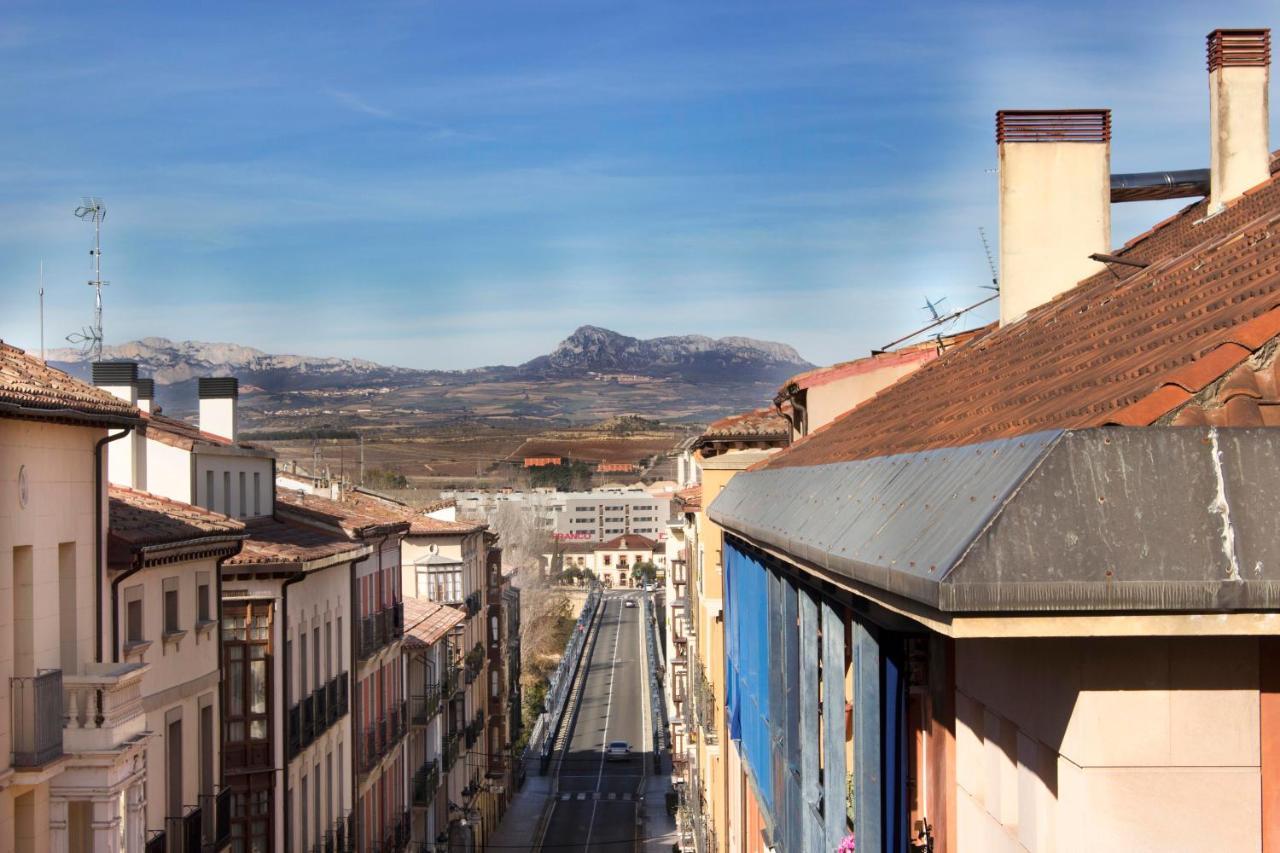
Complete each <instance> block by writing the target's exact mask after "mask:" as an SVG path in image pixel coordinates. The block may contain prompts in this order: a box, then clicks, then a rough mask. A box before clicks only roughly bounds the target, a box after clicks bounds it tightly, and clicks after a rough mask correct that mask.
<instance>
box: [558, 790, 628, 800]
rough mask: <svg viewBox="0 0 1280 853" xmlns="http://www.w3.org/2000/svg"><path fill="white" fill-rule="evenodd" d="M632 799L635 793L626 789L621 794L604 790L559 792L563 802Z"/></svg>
mask: <svg viewBox="0 0 1280 853" xmlns="http://www.w3.org/2000/svg"><path fill="white" fill-rule="evenodd" d="M634 799H635V794H632V793H631V792H630V791H626V792H623V793H621V794H619V793H618V792H617V791H610V792H608V793H606V792H604V791H577V792H574V791H561V792H560V801H561V802H565V801H568V800H619V801H623V802H630V801H632V800H634Z"/></svg>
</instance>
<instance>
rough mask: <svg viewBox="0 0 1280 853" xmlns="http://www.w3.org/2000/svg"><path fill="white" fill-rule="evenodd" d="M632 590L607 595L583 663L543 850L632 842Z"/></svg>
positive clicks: (636, 705) (635, 615)
mask: <svg viewBox="0 0 1280 853" xmlns="http://www.w3.org/2000/svg"><path fill="white" fill-rule="evenodd" d="M631 596H634V600H636V601H637V603H639V599H640V596H639V594H631V593H628V594H626V595H619V594H611V595H607V596H606V598H605V599H604V610H603V611H602V613H601V617H600V619H601V621H600V625H599V628H598V631H599V633H598V635H597V637H596V642H595V648H594V650H593V651H592V654H591V659H590V660H589V661H588V669H587V674H586V680H585V682H584V684H583V687H582V695H581V698H580V705H579V708H578V714H577V719H576V720H575V721H574V725H573V729H572V730H571V732H570V733H569V740H568V747H567V749H566V751H565V755H564V760H563V762H562V763H561V766H560V772H559V776H558V783H559V784H558V793H557V794H556V797H555V800H554V803H553V807H552V813H551V817H550V819H549V820H548V822H547V829H546V833H545V835H544V837H543V839H542V849H544V850H547V851H561V850H581V851H591V850H598V851H614V853H617V851H624V850H630V849H631V848H632V845H634V843H635V841H636V830H637V808H638V797H639V794H640V793H641V791H642V790H643V782H644V766H645V761H646V760H647V758H648V756H647V754H646V753H645V752H644V751H643V750H644V749H646V747H645V744H646V741H647V740H648V738H646V737H645V736H644V733H643V732H644V710H643V708H644V703H645V694H644V684H643V679H644V663H643V656H642V650H641V642H642V636H641V624H642V622H641V619H640V614H641V613H643V612H644V611H643V608H641V607H626V606H624V601H625V600H626V598H627V597H631ZM611 741H626V742H627V743H629V744H631V747H632V750H633V752H632V755H631V757H630V758H629V759H627V760H625V761H608V760H607V759H606V757H605V751H604V748H605V745H606V744H608V743H609V742H611Z"/></svg>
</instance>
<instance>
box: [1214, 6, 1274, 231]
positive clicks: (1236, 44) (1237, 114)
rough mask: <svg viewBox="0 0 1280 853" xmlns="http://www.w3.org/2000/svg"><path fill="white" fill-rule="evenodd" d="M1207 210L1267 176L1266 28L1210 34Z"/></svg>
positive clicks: (1219, 206) (1219, 207)
mask: <svg viewBox="0 0 1280 853" xmlns="http://www.w3.org/2000/svg"><path fill="white" fill-rule="evenodd" d="M1208 42H1209V45H1208V47H1209V214H1210V215H1212V214H1214V213H1217V212H1218V211H1220V210H1222V208H1223V206H1224V205H1225V204H1226V203H1227V202H1229V201H1231V200H1232V199H1234V198H1238V197H1239V196H1241V195H1243V194H1244V191H1245V190H1247V189H1251V188H1253V187H1255V186H1257V185H1258V184H1260V183H1262V182H1263V181H1265V180H1267V179H1268V178H1269V177H1270V176H1271V173H1270V166H1271V152H1270V150H1269V148H1268V143H1267V136H1268V134H1267V82H1268V77H1269V76H1270V64H1271V30H1266V29H1263V30H1214V31H1213V32H1211V33H1209V37H1208Z"/></svg>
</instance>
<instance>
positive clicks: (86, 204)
mask: <svg viewBox="0 0 1280 853" xmlns="http://www.w3.org/2000/svg"><path fill="white" fill-rule="evenodd" d="M76 218H78V219H82V220H84V221H85V222H90V221H92V222H93V248H92V249H90V250H89V254H90V255H92V256H93V278H92V279H91V280H90V281H89V282H88V284H89V286H90V287H92V288H93V289H94V302H93V325H92V326H87V327H85V328H83V329H81V330H80V331H79V332H74V333H72V334H70V335H67V340H68V341H69V342H70V343H73V344H79V345H80V349H81V352H83V353H84V354H85V355H92V356H93V360H94V361H101V360H102V288H103V286H104V285H108V284H110V283H111V282H109V281H103V280H102V220H104V219H106V218H107V206H106V205H105V204H103V203H102V199H100V198H96V197H90V196H85V197H84V198H82V199H80V206H79V207H77V208H76Z"/></svg>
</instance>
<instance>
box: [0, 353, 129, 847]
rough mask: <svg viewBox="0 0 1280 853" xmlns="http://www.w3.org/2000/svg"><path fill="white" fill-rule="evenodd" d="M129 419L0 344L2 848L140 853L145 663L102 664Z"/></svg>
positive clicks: (114, 401) (88, 389) (117, 403)
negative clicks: (112, 447) (109, 564)
mask: <svg viewBox="0 0 1280 853" xmlns="http://www.w3.org/2000/svg"><path fill="white" fill-rule="evenodd" d="M140 424H141V419H140V417H139V413H138V411H137V409H136V408H135V407H133V406H131V405H129V404H128V403H127V402H125V401H122V400H120V399H118V398H116V397H114V396H112V395H110V394H107V393H105V392H103V391H101V390H99V389H96V388H93V387H92V386H89V385H86V384H85V383H82V382H78V381H76V380H74V379H72V378H70V377H69V376H67V375H66V374H63V373H61V372H59V371H56V370H52V369H50V368H47V367H46V366H45V365H44V364H43V363H42V362H41V361H40V360H39V359H37V358H34V357H32V356H31V355H28V354H27V353H25V352H23V351H22V350H20V349H17V348H15V347H12V346H9V345H7V344H4V343H0V456H2V457H3V459H4V460H5V464H4V466H3V468H2V469H0V495H3V498H4V499H3V500H0V543H3V547H0V588H3V590H4V594H5V595H7V596H8V599H7V601H6V603H5V606H3V607H0V693H3V694H4V695H3V696H0V703H3V707H4V708H5V709H6V712H7V713H5V714H3V715H0V850H4V851H19V850H20V851H35V853H44V851H51V850H90V849H92V850H107V851H126V853H141V851H142V849H143V845H144V844H145V842H146V830H147V826H146V815H145V803H146V800H147V790H146V788H147V777H148V762H147V755H146V751H147V746H148V743H149V741H150V740H151V738H152V737H153V734H154V733H153V732H152V731H151V730H150V729H149V728H148V726H147V714H146V711H145V709H144V708H143V705H142V702H141V695H140V690H139V686H140V681H141V679H142V678H143V676H144V675H146V674H147V672H148V670H149V668H150V664H147V663H141V662H137V661H113V660H112V654H111V641H110V633H109V631H110V624H109V621H108V620H104V619H103V618H101V615H102V614H103V612H104V609H103V608H102V606H101V604H100V602H101V601H102V600H103V597H104V596H105V595H106V591H105V589H104V585H105V580H106V566H105V563H106V542H107V531H106V513H107V507H108V497H107V483H108V480H107V465H108V452H109V451H108V448H109V442H112V443H118V442H119V441H120V440H123V439H125V438H127V436H128V435H129V434H130V433H131V432H132V431H133V430H136V429H137V428H138V427H139V426H140Z"/></svg>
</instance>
